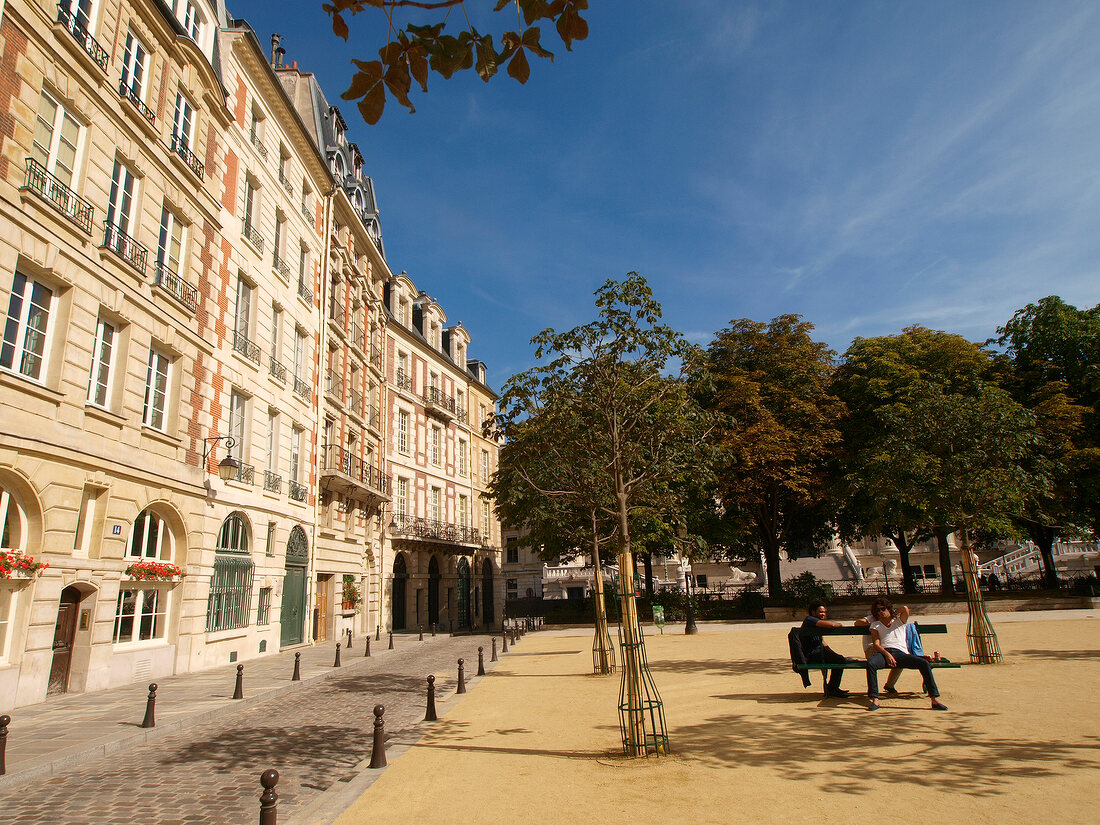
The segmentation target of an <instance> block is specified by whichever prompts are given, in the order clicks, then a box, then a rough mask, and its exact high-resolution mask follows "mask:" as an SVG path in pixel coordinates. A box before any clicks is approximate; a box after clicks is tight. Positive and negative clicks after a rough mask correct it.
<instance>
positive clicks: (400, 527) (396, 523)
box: [390, 513, 481, 545]
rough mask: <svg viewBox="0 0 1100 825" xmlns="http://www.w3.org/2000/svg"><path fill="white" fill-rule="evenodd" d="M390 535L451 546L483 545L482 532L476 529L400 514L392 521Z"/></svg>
mask: <svg viewBox="0 0 1100 825" xmlns="http://www.w3.org/2000/svg"><path fill="white" fill-rule="evenodd" d="M390 534H391V535H394V536H405V537H407V538H412V539H420V540H428V541H441V542H447V543H450V544H468V545H480V544H481V531H480V530H478V529H477V528H476V527H466V526H465V525H459V524H449V523H448V522H445V521H436V520H435V519H427V518H419V517H417V516H408V515H402V514H400V513H397V514H395V515H394V516H393V519H392V520H391V521H390Z"/></svg>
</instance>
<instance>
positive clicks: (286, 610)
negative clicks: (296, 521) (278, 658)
mask: <svg viewBox="0 0 1100 825" xmlns="http://www.w3.org/2000/svg"><path fill="white" fill-rule="evenodd" d="M308 563H309V544H308V542H307V540H306V533H305V531H304V530H303V529H302V528H301V527H295V528H294V529H293V530H291V531H290V541H288V542H287V545H286V577H285V578H284V579H283V609H282V614H281V616H282V618H281V619H280V622H281V628H280V631H281V632H280V635H279V641H280V645H281V646H282V647H287V646H289V645H300V644H301V643H302V641H303V639H304V638H305V636H304V633H305V631H304V628H305V619H306V565H307V564H308Z"/></svg>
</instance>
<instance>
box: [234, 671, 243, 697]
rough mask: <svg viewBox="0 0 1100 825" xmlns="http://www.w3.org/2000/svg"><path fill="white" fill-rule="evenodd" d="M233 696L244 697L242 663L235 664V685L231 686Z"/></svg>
mask: <svg viewBox="0 0 1100 825" xmlns="http://www.w3.org/2000/svg"><path fill="white" fill-rule="evenodd" d="M233 698H234V699H243V698H244V665H237V686H236V687H234V688H233Z"/></svg>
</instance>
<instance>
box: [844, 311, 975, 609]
mask: <svg viewBox="0 0 1100 825" xmlns="http://www.w3.org/2000/svg"><path fill="white" fill-rule="evenodd" d="M989 372H990V359H989V354H988V353H987V352H985V351H984V350H983V349H982V348H981V347H979V346H978V345H977V344H974V343H972V342H971V341H968V340H966V339H965V338H963V337H962V336H961V335H955V334H952V333H947V332H940V331H936V330H930V329H927V328H925V327H922V326H919V325H918V326H911V327H907V328H906V329H905V330H903V331H902V332H901V333H900V334H898V335H884V336H878V337H873V338H856V339H855V340H854V341H853V342H852V344H851V346H849V347H848V350H847V351H846V352H845V353H844V356H843V359H842V362H841V364H840V366H839V367H838V368H837V371H836V375H835V378H834V381H833V389H834V391H835V392H836V394H837V396H838V397H839V398H840V399H841V400H842V401H843V402H844V403H845V405H846V407H847V410H848V414H847V416H846V417H845V419H844V424H843V430H844V450H843V453H842V454H841V457H840V459H839V461H838V462H837V465H836V469H837V484H836V492H835V495H836V497H837V500H838V502H839V506H838V515H837V525H838V528H839V530H840V533H841V537H842V538H844V539H845V540H852V539H854V538H859V537H862V536H868V535H871V536H874V535H881V536H886V537H887V538H889V539H890V540H891V541H892V542H893V543H894V546H895V547H897V549H898V556H899V558H900V561H901V569H902V578H903V582H904V589H905V592H907V593H912V592H915V591H916V580H915V577H914V575H913V567H912V564H911V563H910V561H909V552H910V551H911V550H912V548H913V546H914V545H915V544H916V543H918V542H920V541H925V540H927V539H929V538H932V537H935V538H936V539H937V541H938V543H939V550H940V567H941V570H942V571H943V577H942V579H941V581H942V582H943V587H944V589H945V590H947V591H948V592H953V589H954V583H953V580H952V578H951V575H950V571H951V556H950V550H949V548H948V545H947V533H946V532H944V531H943V530H942V529H941V530H940V531H939V533H937V532H936V530H935V526H936V524H935V518H934V516H933V515H932V514H931V513H929V512H927V511H926V510H925V509H923V505H924V502H925V498H924V495H923V491H921V490H915V489H913V488H911V487H904V486H899V485H897V484H896V483H895V481H894V479H895V477H896V476H897V475H898V474H899V473H903V472H905V470H906V469H907V467H906V466H905V465H907V463H908V456H906V455H905V454H897V455H890V454H888V453H886V452H885V444H886V443H887V440H888V439H890V438H891V437H892V436H893V435H894V434H893V433H892V432H891V431H890V428H889V422H890V421H892V420H895V419H893V418H890V417H888V416H887V415H885V413H886V412H888V411H893V412H894V413H896V412H897V411H898V410H899V409H901V408H902V407H904V406H905V405H907V404H910V403H912V402H914V401H916V400H918V399H919V396H920V394H921V393H922V392H924V388H925V387H926V386H927V385H928V384H929V383H933V384H935V385H937V386H938V387H940V389H941V390H942V391H943V392H947V393H950V394H955V395H959V396H964V397H968V396H973V395H974V394H975V393H977V392H978V391H979V389H980V387H981V386H982V381H983V379H984V377H985V376H987V375H988V374H989ZM895 417H896V416H895ZM948 532H950V531H948Z"/></svg>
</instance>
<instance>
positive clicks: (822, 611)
mask: <svg viewBox="0 0 1100 825" xmlns="http://www.w3.org/2000/svg"><path fill="white" fill-rule="evenodd" d="M827 616H828V611H827V610H826V608H825V605H824V604H822V603H821V602H811V603H810V608H809V610H808V615H807V616H806V618H805V619H803V620H802V627H803V628H807V627H810V628H813V627H823V628H833V627H843V625H842V624H841V623H840V622H833V621H830V620H829V619H828V618H826V617H827ZM802 650H803V651H804V652H805V654H806V661H807V662H811V663H813V664H822V665H825V664H840V665H842V664H844V663H845V662H847V661H848V658H847V657H845V656H841V655H840V654H839V653H837V652H836V651H834V650H833V649H832V648H831V647H829V646H828V645H827V644H825V640H824V639H822V638H821V637H820V636H815V635H811V636H807V637H805V638H804V639H803V641H802ZM843 677H844V671H843V670H841V669H839V668H837V669H836V670H832V671H830V672H829V684H828V686H827V687H826V688H825V695H826V696H836V697H841V698H843V697H844V696H847V695H848V691H846V690H842V689H841V687H840V680H841V679H842V678H843ZM868 685H870V680H868Z"/></svg>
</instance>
